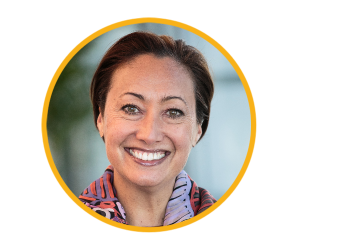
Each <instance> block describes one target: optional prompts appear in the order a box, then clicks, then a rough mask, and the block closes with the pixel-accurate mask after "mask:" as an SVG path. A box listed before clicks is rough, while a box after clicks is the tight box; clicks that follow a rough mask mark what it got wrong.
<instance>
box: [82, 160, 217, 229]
mask: <svg viewBox="0 0 349 249" xmlns="http://www.w3.org/2000/svg"><path fill="white" fill-rule="evenodd" d="M113 179H114V172H113V167H112V166H111V165H110V166H108V168H107V169H106V170H105V172H104V174H103V175H102V177H100V178H99V179H97V180H96V181H94V182H92V183H91V184H90V186H89V187H88V188H86V189H85V190H84V191H83V192H82V194H81V195H80V196H79V199H80V200H81V201H82V202H83V203H84V204H85V205H86V206H88V207H89V208H91V209H92V210H93V211H95V212H97V213H99V214H100V215H102V216H104V217H106V218H108V219H110V220H113V221H116V222H119V223H123V224H127V222H126V213H125V210H124V208H123V207H122V205H121V203H120V202H119V200H118V198H117V194H116V190H115V187H114V186H113ZM215 202H216V199H215V198H213V196H212V195H211V194H210V193H209V192H208V191H207V190H205V189H203V188H200V187H198V186H197V184H196V183H195V182H194V181H193V180H192V179H191V178H190V177H189V176H188V174H187V173H186V172H185V171H184V170H182V171H181V173H179V175H178V176H177V177H176V181H175V185H174V187H173V192H172V195H171V198H170V200H169V201H168V203H167V207H166V212H165V218H164V224H163V225H164V226H167V225H172V224H175V223H179V222H182V221H185V220H188V219H190V218H192V217H194V216H195V215H197V214H200V213H202V212H203V211H205V210H206V209H207V208H209V207H210V206H212V205H213V204H214V203H215Z"/></svg>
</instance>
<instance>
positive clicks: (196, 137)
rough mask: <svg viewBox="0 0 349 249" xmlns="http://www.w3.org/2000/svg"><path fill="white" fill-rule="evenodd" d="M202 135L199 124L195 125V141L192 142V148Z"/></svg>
mask: <svg viewBox="0 0 349 249" xmlns="http://www.w3.org/2000/svg"><path fill="white" fill-rule="evenodd" d="M201 135H202V128H201V124H197V132H196V136H195V141H193V142H194V143H193V147H194V146H195V145H196V144H197V142H198V141H199V139H200V137H201Z"/></svg>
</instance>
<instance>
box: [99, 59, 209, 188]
mask: <svg viewBox="0 0 349 249" xmlns="http://www.w3.org/2000/svg"><path fill="white" fill-rule="evenodd" d="M97 125H98V130H99V132H100V135H101V136H104V139H105V145H106V151H107V156H108V159H109V161H110V163H111V164H112V166H113V167H114V171H115V173H117V174H118V179H122V180H124V181H127V182H131V183H133V184H136V185H137V186H141V187H150V186H165V185H166V184H173V183H174V179H175V177H176V176H177V175H178V174H179V172H180V171H181V170H182V169H183V168H184V166H185V164H186V161H187V159H188V156H189V153H190V150H191V148H192V146H194V145H195V144H196V142H197V141H198V140H199V138H200V136H201V134H202V130H201V126H200V125H199V124H197V122H196V110H195V94H194V83H193V81H192V79H191V77H190V75H189V73H188V71H187V70H186V68H184V67H183V66H182V65H180V64H179V63H178V62H176V61H175V60H173V59H171V58H170V57H163V58H157V57H155V56H154V55H149V54H147V55H140V56H138V57H136V58H135V59H133V60H132V61H131V62H130V63H127V64H125V65H123V66H122V67H120V68H118V69H117V70H116V71H115V72H114V74H113V77H112V79H111V88H110V91H109V93H108V95H107V100H106V105H105V110H104V115H103V116H102V115H101V114H100V115H99V117H98V119H97Z"/></svg>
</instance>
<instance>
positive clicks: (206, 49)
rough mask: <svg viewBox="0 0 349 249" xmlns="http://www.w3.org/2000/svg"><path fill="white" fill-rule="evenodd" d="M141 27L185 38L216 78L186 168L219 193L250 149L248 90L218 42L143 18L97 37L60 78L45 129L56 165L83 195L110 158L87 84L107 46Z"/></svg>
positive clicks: (226, 185)
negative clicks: (208, 113) (208, 109)
mask: <svg viewBox="0 0 349 249" xmlns="http://www.w3.org/2000/svg"><path fill="white" fill-rule="evenodd" d="M139 30H143V31H151V32H153V33H156V34H158V35H170V36H172V37H173V38H174V39H182V40H184V41H185V42H186V43H187V44H189V45H192V46H194V47H196V48H197V49H199V50H200V51H201V52H202V53H203V54H204V56H205V57H206V59H207V61H208V64H209V66H210V69H211V72H212V74H213V79H214V83H215V94H214V97H213V101H212V105H211V107H212V110H211V118H210V123H209V127H208V130H207V132H206V134H205V136H204V138H203V139H202V140H201V141H200V142H199V144H198V145H197V146H196V147H195V148H194V149H193V150H192V152H191V154H190V156H189V159H188V162H187V164H186V166H185V171H186V172H187V173H188V174H189V175H190V177H191V178H192V179H194V181H196V183H197V184H198V185H199V186H200V187H203V188H206V189H207V190H209V192H210V193H211V194H212V195H213V196H214V197H215V198H216V199H219V198H220V197H221V196H222V195H223V194H224V193H225V192H226V191H227V190H228V188H229V187H230V186H231V184H232V183H233V182H234V180H235V178H236V177H237V175H238V173H239V171H240V169H241V167H242V165H243V163H244V160H245V157H246V154H247V150H248V146H249V141H250V132H251V118H250V110H249V104H248V100H247V96H246V93H245V90H244V87H243V85H242V83H241V81H240V79H239V77H238V75H237V73H236V72H235V70H234V68H233V67H232V65H231V64H230V63H229V61H228V60H227V59H226V58H225V57H224V56H223V55H222V54H221V53H220V52H219V51H218V50H217V49H216V48H215V47H214V46H212V45H211V44H210V43H208V42H207V41H206V40H204V39H202V38H201V37H199V36H197V35H195V34H193V33H191V32H189V31H187V30H184V29H181V28H177V27H174V26H169V25H164V24H154V23H143V24H135V25H129V26H125V27H121V28H118V29H115V30H112V31H109V32H107V33H105V34H103V35H102V36H100V37H98V38H96V39H95V40H93V41H92V42H90V43H89V44H87V45H86V46H85V47H83V48H82V49H81V50H80V51H79V52H78V53H77V54H76V55H75V56H74V57H73V58H72V60H71V61H70V62H69V63H68V64H67V66H66V67H65V69H64V70H63V72H62V74H61V75H60V77H59V79H58V81H57V83H56V86H55V88H54V90H53V93H52V97H51V100H50V105H49V110H48V117H47V132H48V138H49V145H50V150H51V154H52V157H53V160H54V162H55V165H56V167H57V169H58V171H59V173H60V175H61V176H62V178H63V180H64V181H65V183H66V184H67V186H68V187H69V188H70V190H71V191H72V192H73V193H74V194H75V195H76V196H79V195H80V193H81V192H82V191H83V190H84V189H85V188H86V187H87V186H88V185H89V184H90V183H91V182H92V181H94V180H96V179H97V178H99V177H100V176H101V175H102V174H103V172H104V170H105V168H106V167H107V166H108V165H109V164H110V163H109V161H108V158H107V156H106V152H105V146H104V143H103V141H102V139H101V138H100V137H99V134H98V132H97V129H96V128H95V126H94V122H93V113H92V105H91V102H90V99H89V87H90V83H91V79H92V76H93V74H94V71H95V69H96V68H97V65H98V63H99V61H100V60H101V58H102V57H103V55H104V53H105V52H106V51H107V49H108V48H109V47H110V46H111V45H112V44H113V43H114V42H116V41H117V40H118V39H119V38H121V37H122V36H124V35H127V34H129V33H131V32H134V31H139ZM213 38H214V37H213ZM232 56H233V55H232Z"/></svg>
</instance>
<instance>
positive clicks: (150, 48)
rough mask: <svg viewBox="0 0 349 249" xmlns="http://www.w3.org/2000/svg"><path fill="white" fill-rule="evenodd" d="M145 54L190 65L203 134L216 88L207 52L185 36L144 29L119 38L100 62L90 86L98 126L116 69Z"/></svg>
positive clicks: (187, 66)
mask: <svg viewBox="0 0 349 249" xmlns="http://www.w3.org/2000/svg"><path fill="white" fill-rule="evenodd" d="M142 54H153V55H155V56H157V57H166V56H168V57H171V58H173V59H174V60H176V61H177V62H179V63H180V64H181V65H183V66H185V67H186V68H187V69H188V71H189V73H190V74H191V76H192V78H193V81H194V89H195V100H196V120H197V123H198V124H201V128H202V136H201V138H202V137H203V136H204V134H205V132H206V130H207V127H208V121H209V118H210V110H211V101H212V97H213V92H214V85H213V80H212V77H211V74H210V71H209V68H208V65H207V62H206V60H205V58H204V56H203V55H202V54H201V52H200V51H199V50H197V49H196V48H194V47H192V46H190V45H187V44H185V42H184V41H183V40H174V39H173V38H172V37H170V36H166V35H161V36H159V35H156V34H153V33H151V32H143V31H138V32H134V33H131V34H128V35H126V36H124V37H122V38H121V39H119V40H118V41H117V42H116V43H114V44H113V45H112V46H111V47H110V48H109V50H108V51H107V52H106V54H105V55H104V56H103V58H102V60H101V62H100V63H99V65H98V68H97V70H96V72H95V74H94V76H93V78H92V83H91V88H90V97H91V101H92V106H93V114H94V122H95V125H96V127H97V118H98V115H99V108H101V114H102V115H103V113H104V108H105V102H106V99H107V94H108V92H109V89H110V80H111V78H112V75H113V73H114V72H115V70H116V69H117V68H118V67H120V66H121V65H123V64H125V63H127V62H129V61H131V60H132V59H134V58H135V57H136V56H138V55H142ZM201 138H200V140H201ZM200 140H199V141H200Z"/></svg>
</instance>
